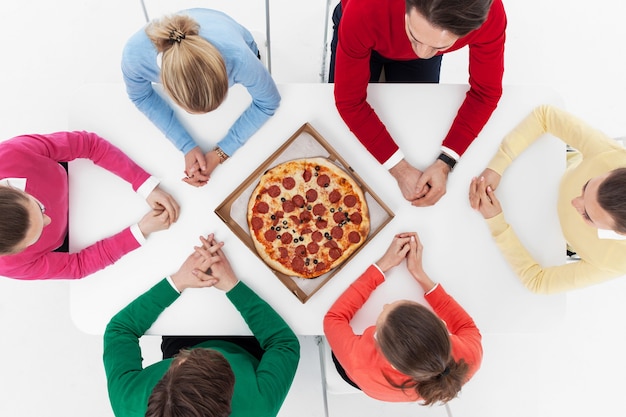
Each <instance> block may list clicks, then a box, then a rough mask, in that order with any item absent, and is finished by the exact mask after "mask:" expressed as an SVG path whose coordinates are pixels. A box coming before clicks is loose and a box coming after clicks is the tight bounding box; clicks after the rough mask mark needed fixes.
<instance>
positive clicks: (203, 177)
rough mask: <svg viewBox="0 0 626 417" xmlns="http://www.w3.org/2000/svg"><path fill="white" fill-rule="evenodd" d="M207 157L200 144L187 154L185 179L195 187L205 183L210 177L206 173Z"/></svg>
mask: <svg viewBox="0 0 626 417" xmlns="http://www.w3.org/2000/svg"><path fill="white" fill-rule="evenodd" d="M206 169H207V167H206V159H205V157H204V154H203V153H202V151H201V150H200V148H199V147H198V146H196V147H195V148H193V149H192V150H190V151H189V152H187V153H186V154H185V175H186V177H185V178H183V181H184V182H186V183H187V184H189V185H193V186H194V187H201V186H203V185H205V184H206V183H207V182H208V181H209V178H210V175H209V174H208V173H206Z"/></svg>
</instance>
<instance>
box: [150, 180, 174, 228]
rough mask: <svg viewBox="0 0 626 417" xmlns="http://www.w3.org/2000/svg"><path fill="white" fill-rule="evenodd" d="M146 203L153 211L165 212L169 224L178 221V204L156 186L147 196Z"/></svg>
mask: <svg viewBox="0 0 626 417" xmlns="http://www.w3.org/2000/svg"><path fill="white" fill-rule="evenodd" d="M146 201H147V202H148V204H149V205H150V207H152V208H153V209H155V210H165V211H166V212H167V216H168V218H169V219H170V223H174V222H176V220H178V214H179V212H180V207H179V206H178V203H177V202H176V200H174V197H172V196H171V195H169V194H168V193H166V192H165V191H163V190H162V189H161V187H159V186H158V185H157V186H156V187H155V188H154V190H152V192H151V193H150V194H149V195H148V198H146Z"/></svg>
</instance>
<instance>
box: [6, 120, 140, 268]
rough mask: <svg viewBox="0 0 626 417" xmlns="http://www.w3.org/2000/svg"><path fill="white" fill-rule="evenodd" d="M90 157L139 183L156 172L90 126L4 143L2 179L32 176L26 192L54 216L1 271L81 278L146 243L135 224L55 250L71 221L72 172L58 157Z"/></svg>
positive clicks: (129, 180) (8, 259) (70, 158)
mask: <svg viewBox="0 0 626 417" xmlns="http://www.w3.org/2000/svg"><path fill="white" fill-rule="evenodd" d="M76 158H89V159H91V160H92V161H93V162H94V163H95V164H96V165H99V166H101V167H103V168H105V169H107V170H109V171H111V172H112V173H114V174H116V175H118V176H119V177H121V178H123V179H124V180H126V181H128V182H129V183H130V184H131V185H132V187H133V190H135V191H137V189H138V188H139V187H140V186H141V185H142V184H143V183H144V182H145V181H146V180H147V179H148V178H149V177H150V175H149V174H148V173H147V172H146V171H144V170H143V169H142V168H140V167H139V166H138V165H137V164H135V163H134V162H133V161H131V160H130V159H129V158H128V157H127V156H126V155H125V154H124V153H123V152H122V151H121V150H119V149H118V148H116V147H115V146H113V145H112V144H110V143H109V142H107V141H106V140H104V139H102V138H100V137H99V136H97V135H96V134H94V133H87V132H58V133H53V134H49V135H24V136H18V137H15V138H12V139H9V140H7V141H4V142H2V143H0V179H5V178H26V190H25V191H26V192H27V193H28V194H30V195H32V196H33V197H35V198H36V199H37V200H39V201H40V202H41V203H42V204H43V205H44V206H45V207H46V214H47V215H48V216H49V217H50V219H51V220H52V222H51V223H50V224H49V225H48V226H46V227H44V229H43V233H42V235H41V238H40V239H39V240H38V241H37V242H35V244H33V245H31V246H29V247H28V248H26V249H25V250H24V251H22V252H20V253H17V254H14V255H4V256H0V275H2V276H5V277H10V278H17V279H48V278H65V279H76V278H82V277H85V276H87V275H89V274H92V273H94V272H96V271H98V270H100V269H102V268H104V267H105V266H108V265H110V264H112V263H113V262H115V261H117V260H118V259H119V258H121V257H122V256H123V255H125V254H126V253H128V252H130V251H132V250H133V249H136V248H138V247H139V246H140V244H139V242H137V240H136V239H135V237H134V236H133V235H132V233H131V231H130V228H126V229H124V230H122V231H121V232H119V233H118V234H116V235H114V236H111V237H109V238H106V239H103V240H101V241H99V242H97V243H95V244H93V245H91V246H89V247H88V248H85V249H83V250H81V251H80V252H78V253H59V252H52V251H53V250H54V249H56V248H58V247H59V246H60V245H61V244H62V243H63V239H64V238H65V235H66V233H67V224H68V202H69V195H68V178H67V174H66V172H65V169H63V167H62V166H61V165H59V163H58V162H64V161H71V160H73V159H76Z"/></svg>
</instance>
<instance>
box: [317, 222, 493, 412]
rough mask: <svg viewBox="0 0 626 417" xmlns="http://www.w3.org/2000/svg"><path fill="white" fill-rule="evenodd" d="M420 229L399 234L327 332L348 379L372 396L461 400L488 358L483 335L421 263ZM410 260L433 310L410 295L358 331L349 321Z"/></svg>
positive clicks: (341, 301)
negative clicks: (390, 272)
mask: <svg viewBox="0 0 626 417" xmlns="http://www.w3.org/2000/svg"><path fill="white" fill-rule="evenodd" d="M422 250H423V248H422V244H421V243H420V241H419V238H418V236H417V234H416V233H401V234H398V235H396V236H395V237H394V239H393V241H392V242H391V245H390V246H389V249H387V252H386V253H385V254H384V255H383V257H382V258H380V260H379V261H378V262H376V263H375V264H374V265H372V266H370V267H369V268H368V269H367V270H366V271H365V273H364V274H363V275H361V277H359V278H358V279H357V280H356V281H355V282H354V283H353V284H352V285H351V286H350V287H349V288H348V289H347V290H346V291H345V292H344V293H343V294H342V295H341V296H340V297H339V298H338V299H337V301H335V303H334V304H333V305H332V307H331V308H330V310H329V311H328V313H326V316H325V317H324V333H325V334H326V338H327V339H328V343H329V345H330V347H331V349H332V351H333V355H334V356H335V358H336V362H335V364H336V365H337V370H338V371H339V373H340V374H341V375H342V377H344V379H345V380H346V381H347V382H349V383H351V384H352V385H353V386H355V387H357V388H359V389H361V390H362V391H363V392H364V393H365V394H367V395H368V396H370V397H372V398H375V399H378V400H382V401H392V402H409V401H419V400H422V401H423V403H424V404H425V405H429V404H433V403H436V402H444V403H445V402H447V401H450V400H451V399H453V398H454V397H456V395H457V394H458V393H459V391H460V390H461V387H462V386H463V384H465V383H466V382H467V381H468V380H469V379H470V378H471V377H472V376H473V375H474V374H475V373H476V371H477V370H478V368H479V367H480V363H481V361H482V355H483V350H482V345H481V335H480V332H479V330H478V328H477V327H476V325H475V324H474V321H473V320H472V318H471V317H470V316H469V315H468V314H467V313H466V312H465V310H463V308H462V307H461V306H460V305H459V304H458V303H457V302H456V301H455V300H454V299H453V298H452V297H451V296H449V295H448V294H447V293H446V291H445V290H444V289H443V287H442V286H441V284H435V283H434V282H433V281H432V280H431V279H430V277H429V276H428V275H427V274H426V273H425V272H424V269H423V268H422ZM404 259H406V262H407V267H408V270H409V272H410V274H411V276H412V277H413V279H415V280H416V281H417V283H418V284H419V285H420V286H421V287H422V289H423V290H424V292H425V298H426V301H428V303H429V304H430V306H431V307H432V309H433V311H434V314H433V312H431V311H430V310H429V309H427V308H426V307H424V306H423V305H421V304H418V303H417V302H415V301H410V300H398V301H396V302H393V303H391V304H386V305H385V306H384V307H383V311H382V312H381V314H380V315H379V316H378V319H377V320H376V324H375V325H373V326H371V327H368V328H367V329H365V331H364V332H363V334H362V335H357V334H354V331H353V330H352V327H351V326H350V320H352V317H354V315H355V314H356V312H357V311H358V310H359V309H360V308H361V307H362V306H363V304H365V302H366V301H367V299H368V298H369V296H370V294H371V293H372V292H373V291H374V290H375V289H376V288H377V287H378V286H379V285H380V284H382V283H383V282H384V281H385V275H384V274H385V272H387V271H388V270H389V269H391V268H393V267H394V266H397V265H398V264H400V263H401V262H402V261H403V260H404Z"/></svg>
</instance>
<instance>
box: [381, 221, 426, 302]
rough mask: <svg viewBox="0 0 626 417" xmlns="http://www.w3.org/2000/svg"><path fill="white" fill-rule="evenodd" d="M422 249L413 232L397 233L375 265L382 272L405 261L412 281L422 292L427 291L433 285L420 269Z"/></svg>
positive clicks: (417, 237) (422, 269)
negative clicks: (414, 281) (413, 280)
mask: <svg viewBox="0 0 626 417" xmlns="http://www.w3.org/2000/svg"><path fill="white" fill-rule="evenodd" d="M423 250H424V247H423V246H422V242H421V241H420V239H419V236H418V235H417V233H415V232H405V233H398V234H397V235H395V236H394V238H393V240H392V241H391V245H389V248H388V249H387V252H385V254H384V255H383V256H382V258H380V260H379V261H378V262H376V265H378V267H379V268H380V269H381V270H382V271H383V273H384V272H387V271H388V270H390V269H391V268H393V267H395V266H397V265H399V264H400V262H402V261H403V260H404V259H406V266H407V269H408V270H409V272H410V273H411V276H412V277H413V279H415V280H416V281H417V283H418V284H420V286H421V287H422V288H424V291H428V290H429V289H431V288H432V287H433V286H434V285H435V284H434V282H432V281H431V279H430V278H429V277H428V275H427V274H426V273H425V272H424V268H423V267H422V253H423Z"/></svg>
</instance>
